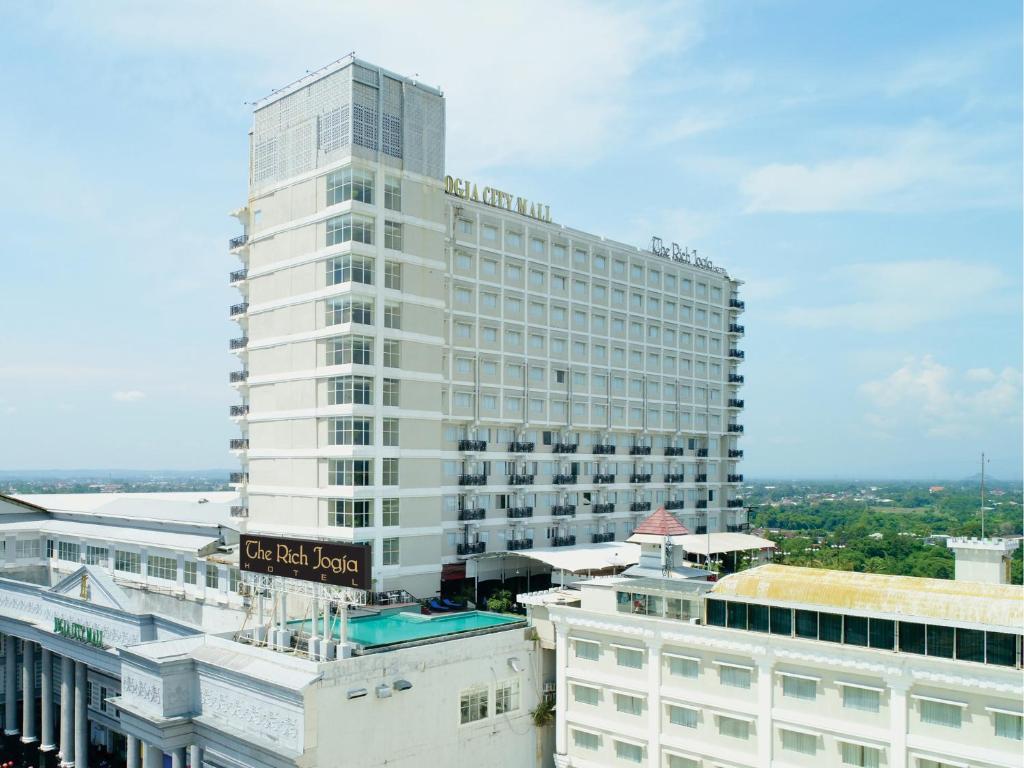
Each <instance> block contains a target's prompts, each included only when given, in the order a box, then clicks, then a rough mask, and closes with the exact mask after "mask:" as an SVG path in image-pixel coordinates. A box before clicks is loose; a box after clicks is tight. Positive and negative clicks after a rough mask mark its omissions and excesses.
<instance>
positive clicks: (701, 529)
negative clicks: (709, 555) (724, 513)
mask: <svg viewBox="0 0 1024 768" xmlns="http://www.w3.org/2000/svg"><path fill="white" fill-rule="evenodd" d="M693 532H694V533H707V532H708V527H707V526H706V525H698V526H697V527H696V529H694V531H693Z"/></svg>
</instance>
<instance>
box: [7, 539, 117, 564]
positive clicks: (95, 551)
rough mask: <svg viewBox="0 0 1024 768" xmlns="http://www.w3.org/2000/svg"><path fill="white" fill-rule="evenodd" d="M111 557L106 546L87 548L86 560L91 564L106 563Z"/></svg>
mask: <svg viewBox="0 0 1024 768" xmlns="http://www.w3.org/2000/svg"><path fill="white" fill-rule="evenodd" d="M18 543H19V544H20V543H21V542H20V541H19V542H18ZM38 555H39V552H38V550H37V551H36V556H37V557H38ZM18 556H19V557H20V556H21V554H20V553H19V555H18ZM109 558H110V555H109V553H108V551H107V548H106V547H93V546H88V547H86V548H85V562H86V563H88V564H89V565H106V564H107V560H108V559H109Z"/></svg>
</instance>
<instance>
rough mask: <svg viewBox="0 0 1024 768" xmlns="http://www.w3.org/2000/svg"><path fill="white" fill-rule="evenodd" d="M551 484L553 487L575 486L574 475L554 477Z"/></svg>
mask: <svg viewBox="0 0 1024 768" xmlns="http://www.w3.org/2000/svg"><path fill="white" fill-rule="evenodd" d="M552 482H553V483H554V484H555V485H576V475H555V476H554V477H553V478H552Z"/></svg>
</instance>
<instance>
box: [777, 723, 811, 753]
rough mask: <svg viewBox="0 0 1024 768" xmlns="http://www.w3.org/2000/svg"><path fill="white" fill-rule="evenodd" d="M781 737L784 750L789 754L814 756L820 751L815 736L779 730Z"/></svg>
mask: <svg viewBox="0 0 1024 768" xmlns="http://www.w3.org/2000/svg"><path fill="white" fill-rule="evenodd" d="M779 736H780V737H781V739H782V748H783V749H785V750H786V751H788V752H799V753H800V754H802V755H813V754H814V753H815V752H817V751H818V737H817V736H815V735H814V734H811V733H801V732H800V731H787V730H785V729H779Z"/></svg>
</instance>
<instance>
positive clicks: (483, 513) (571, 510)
mask: <svg viewBox="0 0 1024 768" xmlns="http://www.w3.org/2000/svg"><path fill="white" fill-rule="evenodd" d="M240 475H244V477H245V480H244V482H248V480H249V475H248V473H238V472H236V473H233V474H232V475H231V477H232V478H233V479H232V480H231V482H233V483H238V482H243V481H241V480H236V479H234V478H236V477H238V476H240ZM695 503H696V509H707V508H708V502H707V500H706V499H698V500H697V501H696V502H695ZM726 506H727V507H729V508H730V509H737V508H742V507H743V499H729V500H728V502H726ZM650 509H651V502H649V501H635V502H633V503H631V504H630V505H629V511H630V512H649V511H650ZM665 509H666V510H669V511H672V510H678V509H686V504H685V502H684V500H683V499H669V500H668V501H666V502H665ZM590 511H591V513H592V514H595V515H605V514H611V513H613V512H615V505H614V504H612V503H609V502H603V503H600V504H594V505H592V506H591V508H590ZM551 514H552V516H554V517H573V516H575V514H576V505H575V504H561V505H554V506H552V507H551ZM494 517H495V519H498V518H502V517H506V518H514V519H521V518H527V517H533V507H509V508H508V509H506V510H504V511H503V512H502V510H496V511H495V513H494ZM485 519H487V510H486V509H484V508H483V507H464V508H463V509H460V510H459V520H460V521H463V522H469V521H472V520H485Z"/></svg>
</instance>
